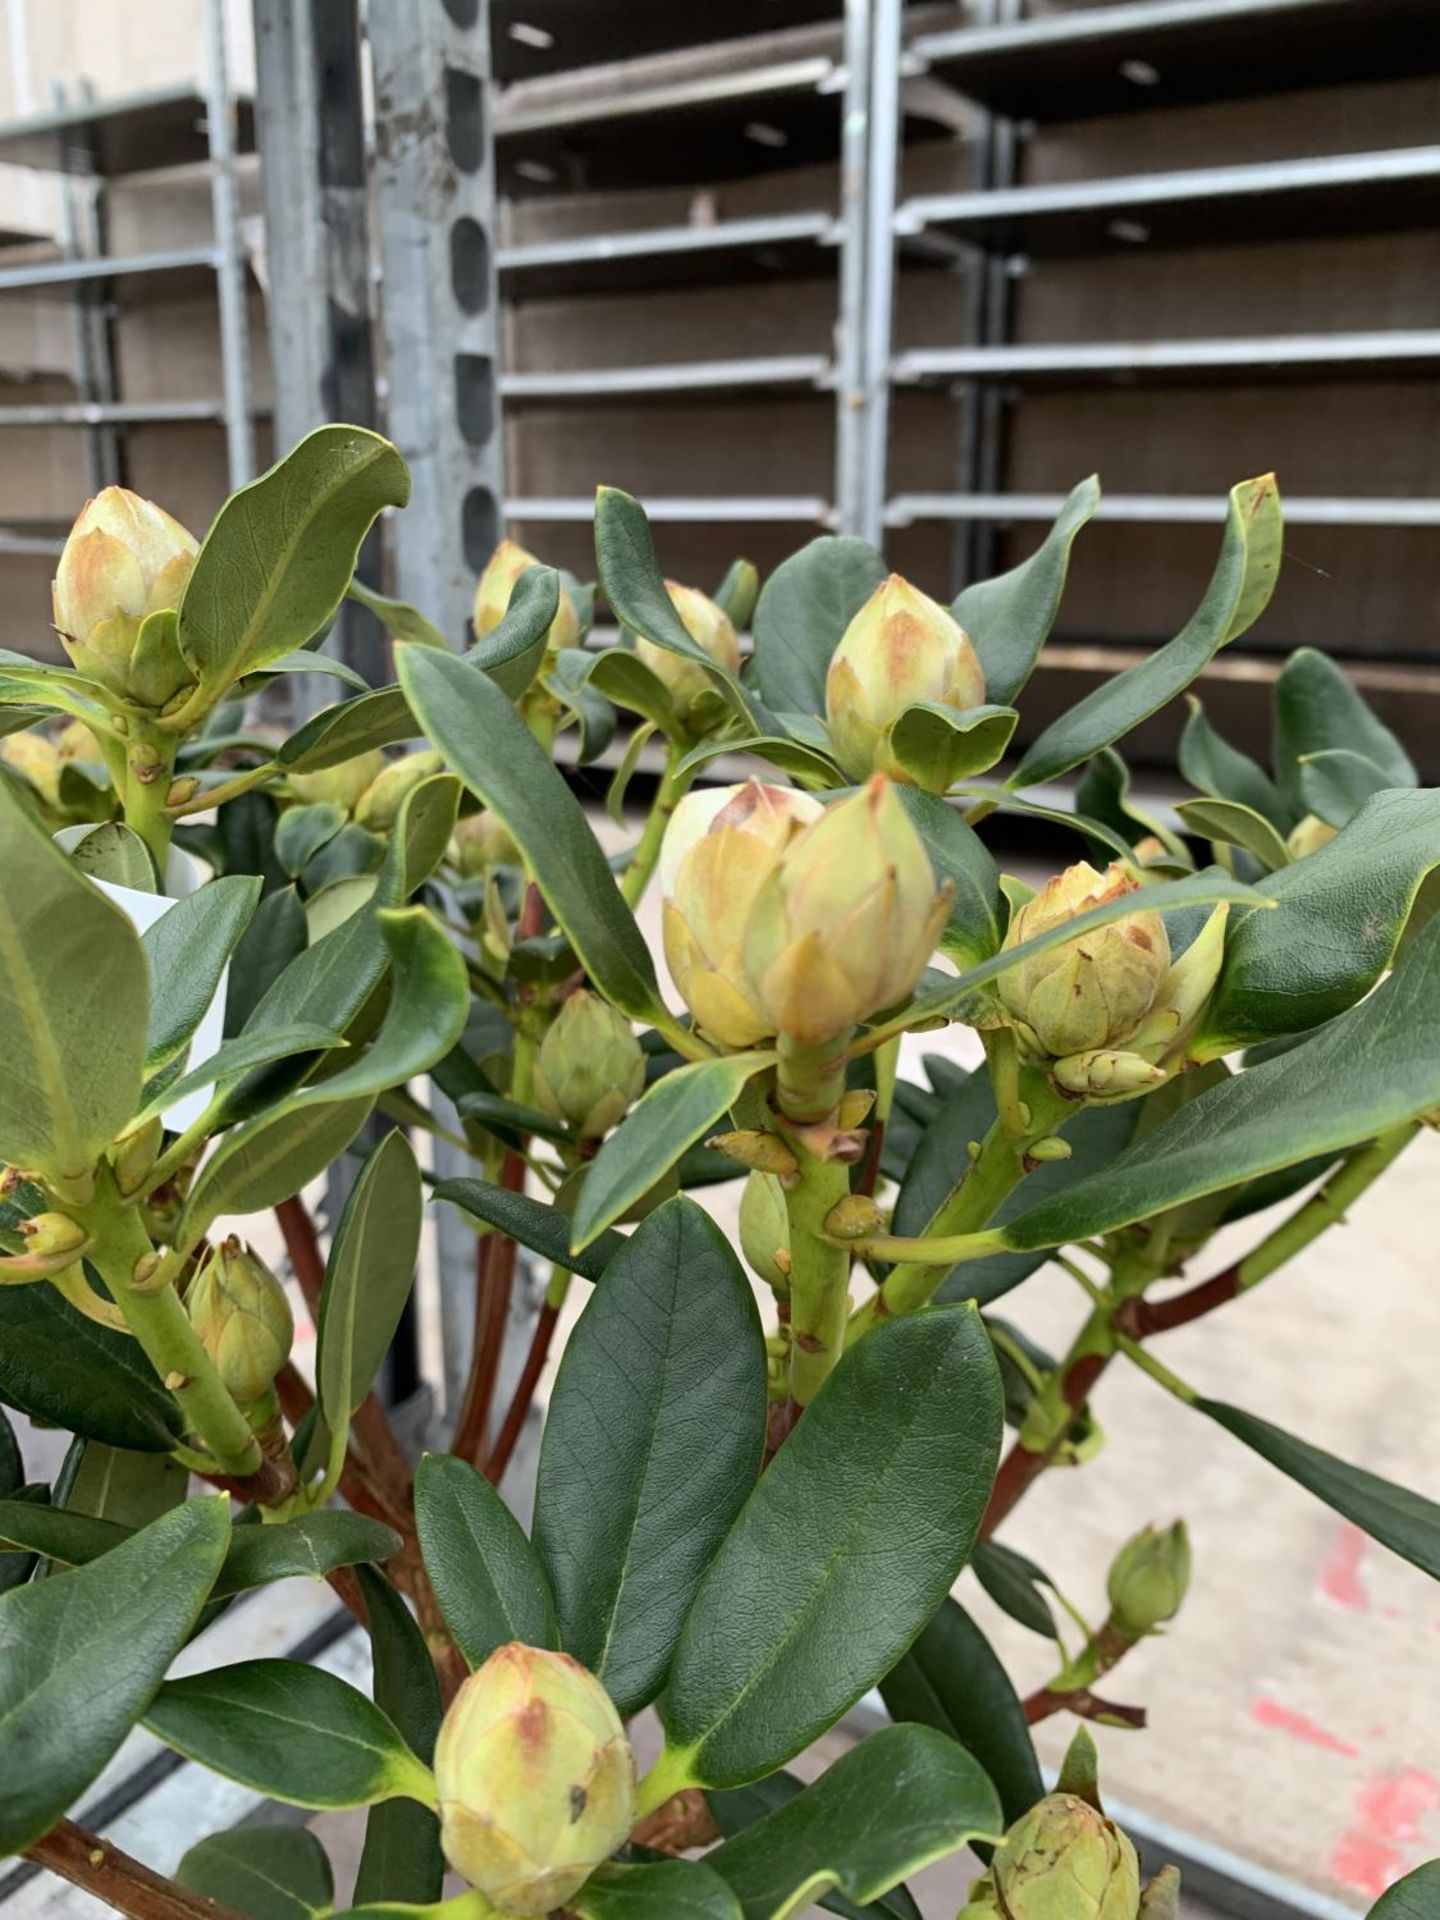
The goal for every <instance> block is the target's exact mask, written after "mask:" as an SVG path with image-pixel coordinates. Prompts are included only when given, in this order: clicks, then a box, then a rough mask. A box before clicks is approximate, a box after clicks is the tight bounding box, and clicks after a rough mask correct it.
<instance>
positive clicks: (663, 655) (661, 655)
mask: <svg viewBox="0 0 1440 1920" xmlns="http://www.w3.org/2000/svg"><path fill="white" fill-rule="evenodd" d="M665 591H666V592H667V593H668V594H669V596H670V604H671V606H673V607H674V609H675V611H676V613H678V614H679V616H680V624H681V626H683V627H684V629H685V631H686V632H687V633H688V634H689V636H690V638H691V639H692V640H693V641H694V642H695V644H696V646H697V647H699V648H700V649H701V650H702V651H703V652H704V653H707V654H708V655H709V656H710V658H711V659H712V660H713V661H714V662H715V664H716V665H717V666H720V667H724V668H726V669H727V670H728V671H729V672H731V673H738V672H739V671H740V636H739V635H738V634H737V633H736V631H735V629H734V627H733V626H732V625H731V624H730V620H729V618H728V616H727V615H726V614H725V613H723V612H722V611H721V609H720V608H719V607H717V606H716V604H715V602H714V601H713V600H712V599H711V598H710V597H709V595H708V594H704V593H701V592H700V590H699V588H698V587H682V586H680V585H679V584H678V582H676V581H674V580H667V581H666V582H665ZM635 655H636V658H637V659H639V660H643V661H644V662H645V665H646V666H647V667H649V669H650V671H651V672H652V673H653V674H654V675H655V678H656V679H657V680H659V681H660V682H661V683H662V685H663V686H664V687H665V688H666V690H667V692H668V693H669V695H670V698H671V699H672V700H673V701H674V703H675V707H676V710H677V712H678V713H679V715H680V717H681V719H682V720H685V721H692V720H694V719H695V718H696V717H697V714H696V709H697V706H698V703H700V702H701V701H702V700H703V699H704V698H705V696H707V695H709V694H711V693H712V691H713V684H712V682H711V679H710V676H709V674H708V673H706V671H705V669H704V667H702V666H701V665H700V663H699V661H698V660H687V659H686V657H685V655H684V654H683V653H673V652H672V651H671V650H670V648H669V647H657V646H656V645H655V643H654V641H653V640H644V639H641V640H637V641H636V642H635ZM720 711H721V713H723V709H721V710H720Z"/></svg>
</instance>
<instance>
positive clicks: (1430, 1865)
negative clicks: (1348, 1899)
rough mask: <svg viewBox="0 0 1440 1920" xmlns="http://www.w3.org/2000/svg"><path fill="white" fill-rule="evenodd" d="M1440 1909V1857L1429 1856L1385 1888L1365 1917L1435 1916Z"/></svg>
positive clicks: (1407, 1919) (1427, 1919)
mask: <svg viewBox="0 0 1440 1920" xmlns="http://www.w3.org/2000/svg"><path fill="white" fill-rule="evenodd" d="M1437 1913H1440V1860H1427V1861H1426V1863H1425V1865H1424V1866H1423V1867H1416V1869H1415V1871H1414V1872H1413V1873H1407V1874H1406V1876H1405V1878H1404V1879H1403V1880H1397V1881H1396V1882H1395V1884H1394V1886H1393V1887H1389V1888H1387V1889H1386V1891H1385V1892H1384V1893H1382V1894H1381V1896H1380V1898H1379V1899H1378V1900H1377V1901H1376V1902H1375V1905H1374V1906H1373V1907H1371V1909H1370V1911H1369V1913H1368V1914H1367V1915H1366V1916H1365V1920H1435V1915H1436V1914H1437Z"/></svg>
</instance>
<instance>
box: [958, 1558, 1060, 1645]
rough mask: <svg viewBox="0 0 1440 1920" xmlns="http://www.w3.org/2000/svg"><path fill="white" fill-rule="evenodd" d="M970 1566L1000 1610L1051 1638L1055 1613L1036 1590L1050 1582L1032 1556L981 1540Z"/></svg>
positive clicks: (1043, 1635)
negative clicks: (1030, 1558) (1028, 1556)
mask: <svg viewBox="0 0 1440 1920" xmlns="http://www.w3.org/2000/svg"><path fill="white" fill-rule="evenodd" d="M970 1568H971V1571H972V1572H973V1573H974V1575H975V1578H976V1579H977V1580H978V1581H979V1582H980V1585H981V1586H982V1587H983V1588H984V1589H985V1591H986V1593H988V1594H989V1596H990V1598H991V1599H992V1600H993V1601H994V1602H995V1604H996V1606H997V1607H999V1609H1000V1611H1001V1612H1002V1613H1008V1614H1009V1616H1010V1618H1011V1619H1012V1620H1014V1621H1016V1622H1017V1623H1018V1624H1019V1625H1020V1626H1022V1627H1028V1628H1029V1630H1030V1632H1031V1633H1038V1634H1039V1635H1040V1636H1041V1638H1042V1639H1045V1640H1053V1639H1054V1638H1055V1616H1054V1614H1053V1613H1051V1611H1050V1603H1049V1602H1048V1601H1047V1600H1046V1598H1045V1596H1044V1594H1043V1593H1041V1591H1040V1588H1041V1587H1042V1586H1049V1585H1050V1584H1051V1582H1050V1580H1049V1577H1048V1576H1047V1575H1046V1574H1045V1573H1043V1572H1042V1571H1041V1570H1040V1568H1039V1567H1037V1566H1036V1564H1035V1562H1034V1561H1033V1560H1028V1559H1027V1558H1026V1557H1025V1555H1024V1554H1023V1553H1016V1552H1015V1550H1014V1548H1013V1547H1007V1546H1004V1545H1003V1544H1002V1543H1001V1542H1000V1541H999V1540H982V1541H981V1542H980V1543H979V1545H978V1546H977V1547H976V1549H975V1551H974V1553H973V1554H972V1555H971V1558H970Z"/></svg>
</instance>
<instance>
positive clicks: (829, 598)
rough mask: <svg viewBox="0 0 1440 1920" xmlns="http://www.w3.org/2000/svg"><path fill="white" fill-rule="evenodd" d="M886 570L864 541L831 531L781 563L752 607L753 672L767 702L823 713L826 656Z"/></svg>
mask: <svg viewBox="0 0 1440 1920" xmlns="http://www.w3.org/2000/svg"><path fill="white" fill-rule="evenodd" d="M888 571H889V569H888V568H887V567H886V565H885V559H884V556H883V554H879V553H877V552H876V551H875V549H874V547H872V546H870V545H869V544H868V542H866V541H864V540H855V539H851V538H850V537H849V536H838V537H837V536H836V535H834V534H823V535H822V536H821V537H820V538H819V539H818V540H812V541H810V543H809V544H808V545H807V546H804V547H802V548H801V549H800V551H799V552H798V553H795V554H792V555H791V556H790V558H789V559H788V560H783V561H781V563H780V565H779V566H778V567H777V568H776V569H775V571H774V573H772V574H771V575H770V578H769V579H768V580H767V581H766V582H765V585H764V586H763V587H762V588H761V590H760V598H759V600H758V601H757V603H756V606H755V620H754V641H755V654H754V668H753V671H754V673H755V676H756V681H757V683H758V685H759V688H760V692H761V694H762V695H763V697H764V699H765V702H766V704H767V705H768V706H771V707H774V708H775V709H776V710H777V711H782V712H793V713H824V711H825V675H826V673H827V671H828V670H829V666H830V659H831V656H832V655H833V653H834V652H835V649H836V647H838V646H839V644H840V642H841V640H842V639H843V638H844V635H845V629H846V628H847V627H848V626H849V624H850V622H851V621H852V620H853V619H854V618H855V615H856V614H857V613H858V612H859V611H860V609H861V607H863V606H864V604H865V602H866V601H867V600H868V599H869V598H870V596H871V594H872V593H874V591H875V589H876V588H877V587H878V586H879V585H880V583H881V582H882V581H883V580H884V578H885V576H886V574H887V573H888Z"/></svg>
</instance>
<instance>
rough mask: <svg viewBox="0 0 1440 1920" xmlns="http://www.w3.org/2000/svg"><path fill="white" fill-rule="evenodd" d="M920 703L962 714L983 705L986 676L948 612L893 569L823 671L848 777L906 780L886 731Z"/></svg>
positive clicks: (835, 743) (834, 737)
mask: <svg viewBox="0 0 1440 1920" xmlns="http://www.w3.org/2000/svg"><path fill="white" fill-rule="evenodd" d="M922 700H923V701H930V702H933V703H935V704H937V705H940V706H945V707H953V708H954V709H955V710H956V712H957V713H964V712H967V711H968V710H969V709H970V708H971V707H978V706H981V705H983V703H984V700H985V675H984V671H983V670H982V668H981V665H980V656H979V655H978V654H977V653H976V651H975V649H974V647H973V646H972V645H971V643H970V636H969V635H968V634H967V633H966V631H965V629H964V628H963V627H962V626H961V625H960V624H959V623H958V621H956V620H955V618H954V617H953V616H952V615H951V614H950V613H949V611H948V610H947V609H946V608H944V607H942V606H941V605H940V604H939V603H938V601H935V600H932V599H931V598H930V597H929V595H928V594H924V593H921V592H920V590H919V588H918V587H912V586H911V585H910V583H909V581H908V580H902V579H901V577H900V575H899V574H898V573H892V574H891V575H890V578H889V579H888V580H885V581H882V582H881V584H880V585H879V586H878V587H877V588H876V589H875V591H874V593H872V594H871V596H870V598H869V599H868V600H867V601H866V602H865V604H864V606H863V607H862V608H861V609H860V611H859V612H858V613H857V614H856V615H855V618H854V619H853V620H852V621H851V622H850V624H849V626H848V627H847V628H846V629H845V633H844V637H843V638H842V639H841V642H840V644H839V646H838V647H837V648H836V649H835V653H834V655H833V657H832V658H831V661H830V669H829V672H828V673H827V674H826V676H825V716H826V722H827V725H828V727H829V731H830V744H831V746H832V747H833V748H834V750H835V757H836V759H837V760H838V761H839V762H840V765H841V766H842V767H843V768H844V769H845V771H846V773H848V774H849V775H850V778H851V779H852V780H864V779H865V778H866V777H867V776H868V775H869V774H871V773H876V772H878V773H888V774H889V775H890V777H891V779H892V780H908V779H909V778H910V776H909V775H908V774H907V773H906V772H905V770H904V768H903V767H901V766H900V764H899V762H898V761H897V760H896V759H895V757H894V755H893V754H892V753H891V751H890V729H891V727H892V726H893V725H894V723H895V722H896V721H897V720H898V719H899V718H900V715H901V714H902V713H904V711H905V709H906V708H907V707H913V706H914V705H915V704H916V703H917V702H918V701H922Z"/></svg>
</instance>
